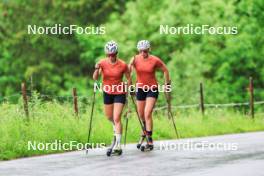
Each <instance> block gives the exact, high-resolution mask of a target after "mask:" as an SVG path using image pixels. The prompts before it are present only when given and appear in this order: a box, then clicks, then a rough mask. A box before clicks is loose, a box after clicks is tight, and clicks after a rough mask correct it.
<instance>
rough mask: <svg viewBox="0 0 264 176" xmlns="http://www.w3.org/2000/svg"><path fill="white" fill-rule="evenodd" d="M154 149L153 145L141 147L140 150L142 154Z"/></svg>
mask: <svg viewBox="0 0 264 176" xmlns="http://www.w3.org/2000/svg"><path fill="white" fill-rule="evenodd" d="M153 149H154V146H153V144H146V145H141V147H140V150H141V151H142V152H147V151H152V150H153Z"/></svg>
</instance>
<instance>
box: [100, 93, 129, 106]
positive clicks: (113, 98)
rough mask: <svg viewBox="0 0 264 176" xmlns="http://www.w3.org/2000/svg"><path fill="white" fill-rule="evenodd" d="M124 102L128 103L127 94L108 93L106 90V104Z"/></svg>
mask: <svg viewBox="0 0 264 176" xmlns="http://www.w3.org/2000/svg"><path fill="white" fill-rule="evenodd" d="M113 103H123V104H126V94H118V95H114V94H108V93H106V92H104V104H113Z"/></svg>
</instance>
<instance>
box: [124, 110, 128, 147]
mask: <svg viewBox="0 0 264 176" xmlns="http://www.w3.org/2000/svg"><path fill="white" fill-rule="evenodd" d="M128 113H129V112H126V114H125V118H126V127H125V139H124V147H125V146H126V138H127V127H128Z"/></svg>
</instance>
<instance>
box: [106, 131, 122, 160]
mask: <svg viewBox="0 0 264 176" xmlns="http://www.w3.org/2000/svg"><path fill="white" fill-rule="evenodd" d="M122 152H123V151H122V149H121V145H120V144H119V143H118V140H117V139H116V136H114V139H113V141H112V144H111V146H110V148H108V149H107V152H106V156H108V157H110V156H112V155H116V156H119V155H122Z"/></svg>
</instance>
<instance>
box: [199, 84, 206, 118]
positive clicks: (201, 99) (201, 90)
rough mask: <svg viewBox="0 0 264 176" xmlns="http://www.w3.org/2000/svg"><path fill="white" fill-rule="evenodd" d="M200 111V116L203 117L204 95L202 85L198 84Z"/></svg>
mask: <svg viewBox="0 0 264 176" xmlns="http://www.w3.org/2000/svg"><path fill="white" fill-rule="evenodd" d="M200 109H201V112H202V114H203V115H204V111H205V108H204V93H203V83H200Z"/></svg>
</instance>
